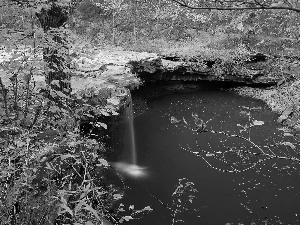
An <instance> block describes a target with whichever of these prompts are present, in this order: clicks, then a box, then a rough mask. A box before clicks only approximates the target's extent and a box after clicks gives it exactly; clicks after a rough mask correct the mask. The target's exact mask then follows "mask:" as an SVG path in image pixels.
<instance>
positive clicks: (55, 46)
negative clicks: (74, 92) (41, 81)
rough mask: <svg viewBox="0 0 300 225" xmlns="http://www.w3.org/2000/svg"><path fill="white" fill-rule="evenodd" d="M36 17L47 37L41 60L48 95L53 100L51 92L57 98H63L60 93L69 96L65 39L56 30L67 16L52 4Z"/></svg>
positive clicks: (68, 64) (69, 86)
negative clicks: (45, 67) (44, 68)
mask: <svg viewBox="0 0 300 225" xmlns="http://www.w3.org/2000/svg"><path fill="white" fill-rule="evenodd" d="M36 15H37V17H38V19H39V21H40V23H41V26H42V28H43V30H44V32H45V33H46V36H47V39H46V41H47V44H46V46H45V47H44V49H43V58H44V62H45V63H46V65H47V68H48V71H47V72H46V84H47V85H49V87H50V95H51V96H52V97H53V98H55V96H53V92H52V91H56V94H58V96H57V97H59V96H60V97H61V96H63V95H61V92H62V93H63V94H64V95H66V96H69V95H70V93H71V82H70V80H71V77H70V73H69V69H70V60H69V49H68V47H67V44H66V38H65V37H64V36H63V34H62V32H59V31H58V30H57V29H59V28H61V27H62V26H63V25H64V23H65V22H66V21H67V20H68V14H67V12H65V11H64V10H63V9H62V7H60V6H58V5H56V4H52V6H51V7H50V8H48V9H42V10H41V12H40V13H37V14H36ZM54 95H55V94H54Z"/></svg>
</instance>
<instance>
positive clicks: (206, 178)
mask: <svg viewBox="0 0 300 225" xmlns="http://www.w3.org/2000/svg"><path fill="white" fill-rule="evenodd" d="M241 106H246V107H260V109H257V110H254V111H253V112H252V116H253V118H254V119H255V120H257V121H263V122H264V124H263V125H260V126H255V127H253V128H251V140H252V141H253V142H255V143H256V144H258V145H260V146H263V145H265V144H266V143H268V144H274V143H276V142H278V141H281V142H282V141H290V140H288V138H289V137H285V136H284V135H283V133H282V131H280V130H278V129H277V128H278V127H277V126H278V125H277V124H276V119H277V115H276V114H274V113H272V112H270V110H269V109H268V108H267V107H266V105H264V104H263V103H261V102H260V101H256V100H253V99H250V98H243V97H240V96H235V95H233V94H230V93H227V92H222V91H202V92H197V93H175V94H173V95H169V96H164V97H159V98H156V99H152V100H151V101H149V105H148V109H147V111H146V112H144V113H143V114H141V115H139V116H138V117H136V118H135V119H134V129H135V140H136V152H137V158H138V165H139V166H137V165H132V164H126V163H123V162H119V163H115V164H114V167H115V168H116V170H117V171H119V172H120V173H121V174H124V175H125V176H124V179H125V183H126V185H127V186H129V187H130V189H128V190H126V191H125V197H124V199H123V200H122V203H124V204H125V205H128V206H130V205H134V206H135V208H136V209H138V208H144V207H146V206H150V207H151V208H152V209H153V212H151V213H150V214H148V215H146V216H144V217H143V218H142V219H139V220H130V221H129V222H126V224H132V225H135V224H136V225H153V224H161V225H167V224H172V216H171V215H172V211H170V209H169V208H168V206H170V205H171V204H172V193H173V191H174V189H175V188H176V184H177V183H178V180H179V179H181V178H187V179H188V180H189V181H191V182H194V183H195V188H196V189H197V190H198V193H197V196H196V197H197V198H196V199H194V201H193V203H191V204H190V203H189V204H188V205H187V207H188V210H187V211H186V212H182V213H179V214H178V219H182V220H184V221H185V223H183V222H178V223H177V224H187V225H201V224H203V225H209V224H212V225H218V224H226V223H228V224H238V223H242V224H251V223H252V224H288V223H290V224H300V221H299V219H298V217H299V213H300V211H299V203H300V194H299V193H300V182H299V166H297V165H294V164H293V163H292V162H290V161H288V162H287V161H280V160H272V161H267V162H266V163H265V164H259V165H258V166H257V167H255V168H254V169H251V170H248V171H246V172H243V173H238V174H234V173H222V172H220V171H217V170H214V169H212V168H209V167H208V166H207V163H206V162H205V161H204V160H202V159H201V158H200V157H196V156H195V155H193V154H191V153H189V152H187V151H184V150H183V149H182V148H181V147H180V146H183V147H187V146H188V147H189V148H190V149H193V150H194V151H197V149H198V148H199V147H201V148H203V149H206V150H208V151H210V150H212V149H213V150H214V152H216V153H221V152H224V151H227V150H228V147H230V146H231V147H235V148H236V149H238V148H240V149H241V150H245V149H250V147H251V145H249V143H247V141H243V140H240V139H234V138H228V137H224V136H222V135H217V134H212V133H210V132H202V133H195V132H192V131H191V130H189V129H186V128H184V127H183V126H178V125H177V124H178V123H179V122H181V123H187V124H193V123H194V121H195V118H194V117H195V116H194V115H195V114H197V115H198V116H199V118H201V119H202V120H203V121H209V122H207V129H214V130H219V131H224V132H228V133H232V134H240V130H241V127H240V126H238V125H237V124H241V125H243V124H247V123H248V122H249V118H248V116H247V115H245V113H244V112H243V111H245V109H244V108H243V107H241ZM193 116H194V117H193ZM241 134H242V135H245V136H246V137H248V136H247V135H248V133H247V132H244V133H243V132H242V133H241ZM126 137H128V136H126ZM196 140H197V142H198V146H197V145H196ZM298 147H299V146H297V148H298ZM283 148H287V147H286V146H283ZM272 150H273V151H279V152H280V151H284V150H285V149H279V148H278V149H273V148H272ZM126 159H127V157H126V155H125V156H124V160H122V159H121V160H120V161H125V162H127V161H126ZM207 160H209V163H211V164H212V165H213V166H215V167H218V168H221V167H222V166H224V165H221V164H219V162H217V161H214V159H213V158H212V157H207ZM245 160H246V159H245ZM250 160H252V159H250ZM226 166H227V165H225V167H226ZM136 177H138V178H140V179H135V178H136ZM133 178H134V179H133ZM193 209H196V210H197V211H192V210H193Z"/></svg>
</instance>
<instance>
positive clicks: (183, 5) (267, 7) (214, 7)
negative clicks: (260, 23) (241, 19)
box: [172, 0, 300, 13]
mask: <svg viewBox="0 0 300 225" xmlns="http://www.w3.org/2000/svg"><path fill="white" fill-rule="evenodd" d="M172 1H173V2H175V3H177V4H178V5H180V6H182V7H185V8H189V9H204V10H205V9H206V10H222V11H226V10H227V11H230V10H276V9H279V10H288V11H294V12H298V13H300V8H295V7H289V6H263V5H261V4H259V5H260V6H259V7H247V6H245V7H218V6H212V7H210V6H208V7H207V6H206V7H195V6H191V5H188V4H186V3H184V2H180V1H178V0H172Z"/></svg>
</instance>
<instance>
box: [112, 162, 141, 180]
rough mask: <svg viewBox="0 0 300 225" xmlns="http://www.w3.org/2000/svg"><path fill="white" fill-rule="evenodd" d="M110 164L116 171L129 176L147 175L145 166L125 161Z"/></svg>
mask: <svg viewBox="0 0 300 225" xmlns="http://www.w3.org/2000/svg"><path fill="white" fill-rule="evenodd" d="M111 164H112V166H113V167H114V168H115V169H116V171H117V172H118V173H120V174H123V175H126V176H129V177H145V176H146V175H147V173H146V168H145V167H141V166H138V165H135V164H129V163H125V162H116V163H111Z"/></svg>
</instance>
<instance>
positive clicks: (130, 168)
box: [111, 90, 146, 178]
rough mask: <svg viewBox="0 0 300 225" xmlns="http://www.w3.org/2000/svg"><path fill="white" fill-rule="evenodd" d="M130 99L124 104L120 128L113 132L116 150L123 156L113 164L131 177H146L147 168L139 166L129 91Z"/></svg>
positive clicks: (129, 94) (129, 97)
mask: <svg viewBox="0 0 300 225" xmlns="http://www.w3.org/2000/svg"><path fill="white" fill-rule="evenodd" d="M126 92H127V93H126V94H127V96H128V98H127V99H126V102H125V104H124V107H125V108H124V113H123V114H122V115H121V120H122V122H120V124H119V126H117V128H116V129H114V131H113V139H112V140H113V142H114V144H113V145H114V150H115V151H117V152H118V153H119V154H120V153H121V152H122V153H123V154H121V156H122V159H121V160H120V161H117V162H113V163H111V164H112V165H113V166H114V168H115V169H116V170H117V171H118V172H119V173H120V174H124V175H126V176H130V177H135V178H137V177H144V176H146V171H145V170H146V168H145V167H141V166H138V165H137V152H136V142H135V132H134V116H133V107H132V97H131V93H130V91H129V90H127V91H126Z"/></svg>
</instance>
